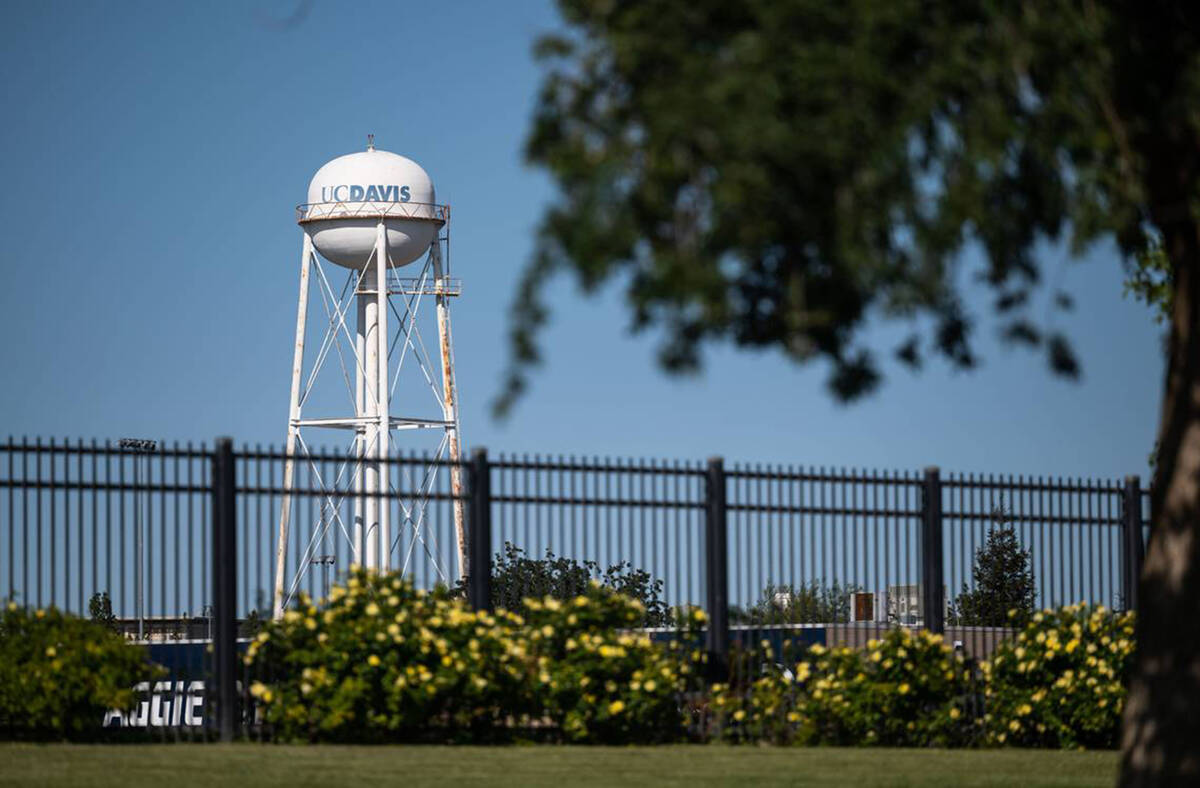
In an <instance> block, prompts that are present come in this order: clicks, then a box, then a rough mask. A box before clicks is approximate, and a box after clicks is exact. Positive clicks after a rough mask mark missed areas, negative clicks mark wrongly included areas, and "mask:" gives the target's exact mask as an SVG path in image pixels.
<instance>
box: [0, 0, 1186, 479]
mask: <svg viewBox="0 0 1200 788" xmlns="http://www.w3.org/2000/svg"><path fill="white" fill-rule="evenodd" d="M294 7H295V3H292V2H278V3H269V2H246V3H231V4H218V3H204V4H181V3H164V2H153V3H132V2H122V3H104V4H101V3H84V2H72V3H52V2H39V3H11V4H9V5H8V7H7V8H6V13H5V25H4V26H3V28H2V29H0V73H3V74H4V77H3V80H2V81H0V91H2V93H0V95H2V98H3V106H4V108H5V111H4V115H5V120H4V122H3V123H2V124H0V157H2V161H3V169H2V173H3V184H4V186H3V189H0V212H2V215H3V217H4V219H5V222H6V230H7V231H6V232H5V237H6V239H7V241H6V244H5V246H4V249H3V252H2V253H0V321H2V326H3V329H4V337H5V339H4V342H3V345H2V346H0V354H2V355H0V362H2V363H0V369H3V371H4V384H3V386H0V434H9V433H11V434H14V435H17V436H20V435H23V434H28V435H36V434H41V435H47V436H49V435H54V436H58V437H62V436H71V437H72V438H74V437H78V436H82V437H86V438H91V437H98V438H115V437H120V436H125V435H135V436H147V437H161V438H165V439H168V440H173V439H179V440H195V441H199V440H209V439H211V438H212V437H213V436H215V435H218V434H229V435H233V436H235V437H236V438H237V439H238V440H244V441H249V442H251V443H253V442H261V443H264V444H266V443H280V442H281V441H282V439H283V437H284V429H285V419H286V415H287V413H286V411H287V399H288V383H289V370H290V365H291V345H292V332H293V330H294V323H295V309H296V286H297V285H296V268H297V261H298V256H299V251H300V231H299V229H298V228H297V226H296V225H295V223H294V215H293V208H294V206H295V205H296V203H299V202H301V201H303V199H304V193H305V188H306V186H307V183H308V180H309V178H310V177H311V175H312V173H313V172H314V171H315V170H316V169H317V168H318V167H319V166H320V165H321V164H322V163H324V162H325V161H326V160H328V159H330V158H333V157H334V156H337V155H340V154H343V153H347V152H351V151H354V150H359V149H361V148H362V146H363V143H364V139H365V135H366V134H367V133H368V132H370V133H374V134H375V135H376V138H377V142H378V145H379V146H380V147H381V148H385V149H388V150H393V151H396V152H398V153H402V154H404V155H407V156H410V157H412V158H414V159H416V160H417V161H419V162H420V163H421V164H422V165H423V166H424V167H425V168H426V169H427V170H428V171H429V172H430V173H431V175H432V176H433V178H434V181H435V183H436V186H437V190H438V196H439V200H440V201H443V202H449V203H451V204H452V206H453V209H454V214H453V216H454V219H453V256H454V258H453V259H454V266H455V273H456V274H457V275H458V276H461V277H462V278H463V280H464V286H465V292H464V295H463V297H462V298H461V299H459V300H458V302H457V303H456V304H455V312H454V321H455V322H454V326H455V341H456V348H455V352H456V357H457V364H458V376H459V386H460V392H461V398H462V419H463V428H464V434H465V436H466V439H467V442H468V443H469V444H471V445H486V446H487V447H488V448H489V449H490V450H491V451H492V452H501V451H517V452H535V451H538V452H550V453H555V454H557V453H562V454H568V455H569V454H596V455H611V456H631V455H640V456H654V457H680V458H703V457H707V456H709V455H713V454H722V455H724V456H725V457H727V458H728V459H729V460H730V461H750V462H758V461H761V462H784V463H797V464H800V463H803V464H812V465H827V466H860V467H880V468H892V467H896V468H919V467H922V466H925V465H929V464H938V465H940V466H942V467H943V468H944V469H947V470H961V471H982V472H996V473H1013V474H1017V473H1032V474H1056V475H1067V476H1090V475H1120V474H1125V473H1140V474H1142V475H1143V477H1145V476H1146V474H1147V469H1146V458H1147V455H1148V453H1149V451H1150V449H1151V446H1152V444H1153V436H1154V430H1155V426H1156V423H1157V413H1158V404H1159V403H1158V400H1159V396H1160V391H1161V381H1162V354H1161V350H1160V330H1159V328H1158V327H1157V326H1155V324H1154V323H1153V320H1152V319H1151V316H1150V313H1149V311H1148V310H1147V309H1146V308H1145V307H1143V306H1141V305H1139V304H1137V303H1134V302H1132V301H1130V300H1126V299H1124V298H1122V295H1121V280H1122V270H1121V266H1120V262H1119V260H1118V258H1117V256H1116V255H1115V253H1114V252H1113V251H1112V250H1111V248H1109V247H1107V246H1101V247H1098V248H1096V249H1094V250H1092V251H1091V252H1090V253H1089V254H1088V255H1087V257H1086V258H1085V259H1083V260H1081V261H1071V260H1069V259H1067V257H1066V256H1065V255H1064V254H1063V253H1062V252H1061V251H1057V250H1054V249H1051V250H1048V251H1047V252H1046V260H1047V267H1046V271H1047V279H1048V281H1051V282H1057V283H1060V284H1061V286H1062V287H1064V288H1065V289H1068V290H1070V291H1071V292H1072V293H1073V294H1074V295H1075V297H1076V302H1077V306H1076V309H1075V311H1074V312H1073V313H1071V314H1067V315H1057V316H1055V317H1053V318H1052V319H1053V321H1054V325H1055V326H1056V327H1059V328H1062V329H1063V330H1065V331H1066V332H1067V333H1068V334H1069V336H1071V337H1072V338H1073V340H1074V341H1075V344H1076V349H1077V351H1078V353H1079V355H1080V358H1081V360H1082V362H1083V367H1084V378H1083V380H1082V382H1081V383H1078V384H1073V383H1069V382H1064V381H1062V380H1058V379H1054V378H1052V377H1051V376H1050V375H1049V374H1048V373H1047V372H1046V368H1045V364H1044V361H1043V360H1042V358H1041V357H1040V356H1035V355H1033V354H1030V353H1027V352H1023V351H1020V350H1008V349H1005V348H1003V347H1000V346H998V345H997V344H996V343H995V342H994V341H992V338H991V337H992V335H993V332H992V330H991V328H990V325H989V324H988V323H987V321H986V320H985V321H984V322H983V324H982V325H981V328H980V335H979V337H980V340H981V342H980V350H981V352H982V354H983V356H984V358H985V363H984V365H983V366H982V367H981V368H980V369H979V370H977V371H975V372H972V373H970V374H964V373H956V372H953V371H950V370H948V369H947V368H946V367H945V365H943V364H940V363H932V364H929V365H927V366H926V369H925V370H924V371H923V372H922V373H920V374H911V373H909V372H907V371H903V370H892V371H893V372H894V374H892V375H890V376H889V378H888V381H887V382H886V384H885V385H884V386H883V387H882V388H881V389H880V390H879V391H878V393H876V394H875V395H874V396H872V397H870V398H869V399H867V400H865V401H862V402H859V403H857V404H854V405H850V406H844V405H839V404H836V403H834V402H833V401H832V400H831V399H830V397H829V396H828V395H827V393H826V390H825V387H824V380H825V376H826V373H827V370H826V368H825V367H824V366H823V365H822V364H820V363H817V364H814V365H810V366H807V367H803V368H799V367H796V366H794V365H791V364H790V363H788V362H787V361H785V360H784V359H783V358H782V357H780V356H779V355H778V354H775V353H744V352H737V351H734V350H733V349H731V348H727V347H718V348H714V349H713V350H712V351H711V352H710V353H709V354H708V356H707V366H706V368H705V371H704V372H703V373H702V374H701V375H700V376H698V377H689V378H681V379H672V378H668V377H666V376H665V375H664V374H663V373H661V372H659V371H658V369H657V368H656V367H655V364H654V338H653V337H652V336H640V337H632V336H630V335H629V333H628V331H627V325H628V319H627V317H626V314H625V312H624V311H623V309H622V306H621V293H620V285H619V283H618V284H615V285H614V286H612V287H610V288H608V289H607V290H606V291H605V292H604V293H603V294H602V295H601V297H599V298H597V299H594V300H585V299H583V298H582V297H581V296H580V294H579V291H578V289H577V288H576V287H575V285H574V283H573V282H571V281H570V280H566V279H564V280H563V281H559V282H556V283H555V284H554V285H553V287H552V289H551V292H552V301H553V304H554V308H555V314H554V318H553V321H552V323H551V325H550V327H549V330H548V331H547V332H546V333H545V335H544V344H545V347H544V349H545V357H546V365H545V366H544V367H543V368H542V369H540V370H539V371H538V372H537V373H536V375H535V377H534V380H533V386H532V390H531V391H530V393H529V394H528V395H527V396H526V397H525V398H524V399H523V400H522V401H521V402H520V403H519V405H518V407H517V410H516V412H515V413H514V414H513V415H512V417H510V418H509V419H508V420H507V421H505V422H502V423H501V422H495V421H493V420H492V419H491V417H490V415H489V405H490V402H491V401H492V399H493V397H494V396H495V394H496V392H497V391H498V388H499V383H500V375H501V372H502V369H503V366H504V362H505V357H506V352H507V349H506V346H505V342H504V336H505V332H506V326H507V319H508V309H509V306H510V303H511V299H512V290H513V284H514V282H515V280H516V278H517V275H518V273H519V271H520V270H521V268H522V266H523V265H524V264H525V262H526V261H527V259H528V258H529V254H530V250H531V247H532V238H533V230H534V227H535V226H536V223H537V221H538V217H539V215H540V213H541V211H542V209H543V207H544V206H545V204H546V203H547V202H548V201H549V200H551V199H552V198H553V195H554V191H553V186H552V184H551V182H550V180H549V179H548V178H547V177H546V176H545V175H544V174H543V173H541V172H539V171H536V170H532V169H530V168H528V167H526V166H525V165H524V164H523V162H522V157H521V148H522V142H523V139H524V134H525V131H526V129H527V127H528V124H529V118H530V113H531V111H532V107H533V102H534V98H535V95H536V91H537V87H538V79H539V71H538V68H537V66H536V65H535V64H534V62H533V60H532V58H531V56H530V45H531V43H532V41H533V39H534V38H535V36H536V35H537V34H538V33H539V32H541V31H545V30H548V29H551V28H553V27H554V26H555V25H556V24H557V21H556V16H555V13H554V11H553V8H552V7H551V5H550V4H549V3H546V2H525V1H522V2H517V3H503V4H501V3H420V4H418V3H405V4H400V3H372V2H356V3H352V4H351V3H345V4H334V3H329V2H324V3H323V2H317V3H315V4H314V6H313V7H312V10H311V12H310V13H309V14H308V15H307V16H306V17H305V18H304V19H303V20H302V21H301V23H300V24H299V25H297V26H295V27H293V28H290V29H283V30H281V29H278V27H279V26H278V25H275V24H272V20H277V19H281V18H285V17H287V16H288V14H289V13H291V9H292V8H294ZM798 133H801V132H798ZM971 262H972V259H971V258H970V256H968V259H967V260H966V261H965V263H966V265H967V268H968V269H969V268H970V265H971ZM970 292H971V293H972V295H971V296H970V300H971V303H973V304H974V305H975V306H976V307H977V308H978V309H980V310H982V309H983V308H984V307H985V304H986V299H985V296H986V294H984V293H982V292H979V291H970ZM1041 312H1044V310H1040V311H1039V312H1035V314H1039V313H1041ZM870 336H872V337H877V338H879V340H880V341H881V343H882V342H886V343H888V344H886V345H883V347H889V346H890V344H891V343H890V340H893V339H894V338H895V337H896V336H899V333H898V332H897V331H895V330H894V329H890V328H888V327H885V326H881V327H874V328H872V329H871V332H870Z"/></svg>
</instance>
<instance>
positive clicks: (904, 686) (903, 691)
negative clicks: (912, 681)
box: [896, 683, 909, 695]
mask: <svg viewBox="0 0 1200 788" xmlns="http://www.w3.org/2000/svg"><path fill="white" fill-rule="evenodd" d="M896 690H897V691H898V692H899V693H900V694H901V695H907V694H908V690H909V687H908V684H907V683H906V684H901V685H900V686H899V687H897V688H896Z"/></svg>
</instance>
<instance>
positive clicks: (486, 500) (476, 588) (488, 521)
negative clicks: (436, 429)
mask: <svg viewBox="0 0 1200 788" xmlns="http://www.w3.org/2000/svg"><path fill="white" fill-rule="evenodd" d="M468 481H469V483H470V495H471V502H470V512H471V532H470V544H469V545H468V547H469V548H470V556H469V561H468V563H467V598H468V600H469V601H470V603H471V607H472V609H474V610H491V609H492V472H491V466H490V465H489V464H488V456H487V449H483V448H480V449H476V450H475V452H474V453H473V454H472V455H471V469H470V472H469V473H468Z"/></svg>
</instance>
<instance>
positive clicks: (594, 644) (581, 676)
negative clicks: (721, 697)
mask: <svg viewBox="0 0 1200 788" xmlns="http://www.w3.org/2000/svg"><path fill="white" fill-rule="evenodd" d="M525 608H526V610H527V616H528V617H527V621H526V627H525V631H526V632H527V633H528V635H527V636H528V638H529V642H530V649H531V653H532V655H533V656H534V659H535V660H536V669H537V673H536V676H535V679H536V684H535V686H534V687H533V693H534V696H535V697H536V698H538V699H539V701H540V703H539V712H540V713H541V714H543V715H544V716H545V718H546V719H547V720H549V721H550V722H551V723H553V724H554V725H555V726H556V727H557V728H558V729H559V730H560V731H561V735H562V737H563V738H564V739H566V740H568V741H573V742H593V743H606V744H612V743H633V742H637V743H651V742H662V741H674V740H678V739H680V738H682V737H683V736H684V734H685V732H686V730H685V725H684V722H685V720H684V716H683V714H682V713H681V711H680V708H679V698H680V696H681V694H682V692H683V691H684V689H685V688H686V685H687V682H688V680H689V678H690V677H691V676H692V675H694V674H693V670H694V668H693V665H692V663H691V661H690V660H689V659H680V658H679V657H678V655H677V654H675V653H672V652H670V651H669V650H668V649H667V648H666V647H664V646H662V645H659V644H655V643H652V642H651V640H650V638H649V637H648V636H646V635H645V634H635V633H632V632H629V631H628V629H629V628H631V627H634V626H637V625H638V623H640V622H641V621H642V620H643V619H644V617H645V615H646V609H645V606H644V605H643V604H642V603H641V602H639V601H638V600H636V599H632V598H630V597H627V596H624V595H622V594H619V593H617V592H615V591H613V590H611V589H608V588H606V587H603V586H600V585H596V584H593V585H591V586H589V587H588V588H587V589H586V590H585V592H584V593H583V594H580V595H579V596H576V597H575V598H574V599H571V600H569V601H567V602H560V601H559V600H557V599H554V598H552V597H546V598H545V599H543V600H540V601H537V600H532V599H527V600H525ZM703 620H704V614H703V613H701V612H699V611H692V612H691V613H690V614H689V621H690V623H691V627H692V628H694V627H695V626H698V625H699V624H701V623H703ZM685 639H687V638H686V635H685Z"/></svg>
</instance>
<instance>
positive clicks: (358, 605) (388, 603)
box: [245, 570, 529, 742]
mask: <svg viewBox="0 0 1200 788" xmlns="http://www.w3.org/2000/svg"><path fill="white" fill-rule="evenodd" d="M520 624H521V620H520V618H519V617H517V616H514V615H511V614H506V613H497V614H496V615H489V614H486V613H474V612H472V611H470V610H468V609H467V607H466V605H465V603H463V601H462V600H460V599H457V598H452V597H451V596H450V595H449V593H448V592H445V591H438V592H435V593H432V594H430V593H426V592H424V591H420V590H416V589H414V588H413V587H412V585H411V584H410V583H409V582H407V581H404V580H402V579H400V577H399V576H398V575H377V574H374V573H370V572H366V571H361V570H360V571H355V572H354V573H353V574H352V575H351V576H350V577H349V578H348V579H347V582H346V585H345V587H342V586H335V587H334V588H333V590H332V592H331V594H330V601H329V603H328V604H327V606H326V607H325V609H324V610H318V609H317V607H316V606H315V605H313V604H312V603H311V602H310V601H309V600H308V599H307V598H302V599H301V600H300V605H299V608H298V609H293V610H289V611H287V613H285V614H284V617H283V620H282V621H279V622H273V623H269V624H267V626H266V627H265V628H264V630H263V631H262V632H260V633H259V634H258V636H257V637H256V638H255V639H254V640H253V641H251V643H250V646H249V647H248V649H247V653H246V657H245V659H246V662H247V664H249V665H251V666H252V667H253V672H254V677H255V681H254V683H253V684H252V685H251V690H250V691H251V694H252V695H254V696H255V697H256V698H257V700H258V703H259V706H260V708H261V710H262V715H263V720H264V722H266V723H267V724H268V725H269V726H270V727H271V730H272V731H273V733H274V735H275V736H276V737H278V738H280V739H283V740H291V741H295V740H310V741H345V742H378V741H400V740H413V739H431V738H432V739H447V738H462V737H466V736H468V735H470V736H473V737H476V738H477V737H479V736H481V735H486V734H488V733H490V732H492V731H494V730H495V729H496V728H497V726H498V724H499V723H500V722H501V720H504V719H507V718H508V717H509V716H510V715H521V714H523V713H525V712H527V709H525V708H524V707H523V703H524V701H525V695H524V693H523V691H522V690H523V687H524V686H525V684H526V683H527V681H528V679H527V676H526V673H527V672H528V670H529V666H528V656H527V651H526V648H525V646H524V645H523V644H522V643H521V641H520V638H518V637H517V636H516V633H517V631H518V627H519V626H520Z"/></svg>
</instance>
